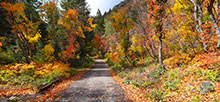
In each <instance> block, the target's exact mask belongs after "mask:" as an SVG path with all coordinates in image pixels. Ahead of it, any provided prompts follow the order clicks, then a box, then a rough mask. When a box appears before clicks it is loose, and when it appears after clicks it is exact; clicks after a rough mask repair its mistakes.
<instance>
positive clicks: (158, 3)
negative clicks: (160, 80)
mask: <svg viewBox="0 0 220 102" xmlns="http://www.w3.org/2000/svg"><path fill="white" fill-rule="evenodd" d="M147 3H148V9H147V10H148V15H149V16H151V19H152V21H153V22H152V23H153V26H154V30H155V34H156V35H157V37H158V59H159V63H160V66H161V67H162V68H163V69H165V70H166V68H165V66H164V64H163V58H162V55H163V52H162V48H163V47H162V45H163V37H164V33H165V32H164V30H163V25H164V21H165V20H164V19H165V16H166V3H167V0H150V1H147Z"/></svg>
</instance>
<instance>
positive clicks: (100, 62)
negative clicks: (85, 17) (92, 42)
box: [96, 61, 106, 64]
mask: <svg viewBox="0 0 220 102" xmlns="http://www.w3.org/2000/svg"><path fill="white" fill-rule="evenodd" d="M96 64H106V63H105V62H102V61H97V62H96Z"/></svg>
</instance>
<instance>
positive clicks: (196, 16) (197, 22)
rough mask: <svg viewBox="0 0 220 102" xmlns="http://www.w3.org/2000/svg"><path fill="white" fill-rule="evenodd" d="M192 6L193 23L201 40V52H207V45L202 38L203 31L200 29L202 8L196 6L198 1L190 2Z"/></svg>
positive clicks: (192, 0)
mask: <svg viewBox="0 0 220 102" xmlns="http://www.w3.org/2000/svg"><path fill="white" fill-rule="evenodd" d="M190 1H191V2H192V3H193V5H194V23H195V26H196V31H197V32H198V33H199V35H200V36H201V39H202V45H203V50H205V51H207V44H206V42H205V39H204V38H203V37H202V33H203V29H202V26H201V25H202V13H203V12H202V7H201V6H200V5H199V4H198V3H199V1H198V0H190Z"/></svg>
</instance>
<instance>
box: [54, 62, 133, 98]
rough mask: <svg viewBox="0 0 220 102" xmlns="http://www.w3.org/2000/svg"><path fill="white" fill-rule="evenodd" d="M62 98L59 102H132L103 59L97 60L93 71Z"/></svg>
mask: <svg viewBox="0 0 220 102" xmlns="http://www.w3.org/2000/svg"><path fill="white" fill-rule="evenodd" d="M61 96H62V97H61V98H60V99H59V100H58V101H59V102H130V101H129V100H127V99H126V98H125V92H124V90H123V89H122V88H121V87H120V85H119V84H118V83H117V82H115V81H114V80H113V78H112V76H111V74H110V72H109V70H108V66H107V64H106V63H105V61H104V60H101V59H96V64H95V65H94V66H93V67H92V68H91V70H89V71H88V72H87V73H85V74H84V75H83V77H82V78H81V79H80V80H77V81H75V82H74V83H72V84H71V85H70V87H69V88H68V89H67V90H65V91H64V92H62V93H61Z"/></svg>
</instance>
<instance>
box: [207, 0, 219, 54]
mask: <svg viewBox="0 0 220 102" xmlns="http://www.w3.org/2000/svg"><path fill="white" fill-rule="evenodd" d="M204 4H205V5H206V7H207V10H208V14H209V17H210V19H211V21H212V25H213V27H214V28H215V33H216V35H217V37H218V42H217V49H218V53H219V54H220V26H219V20H220V0H217V8H215V0H210V1H209V0H205V1H204ZM216 10H217V12H216Z"/></svg>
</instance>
